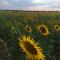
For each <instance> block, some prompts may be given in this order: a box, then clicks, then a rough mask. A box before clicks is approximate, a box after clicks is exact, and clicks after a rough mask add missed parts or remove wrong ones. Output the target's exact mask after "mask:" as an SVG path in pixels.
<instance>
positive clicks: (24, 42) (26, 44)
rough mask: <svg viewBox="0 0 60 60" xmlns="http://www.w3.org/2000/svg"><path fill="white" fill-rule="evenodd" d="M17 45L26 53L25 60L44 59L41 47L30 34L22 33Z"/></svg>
mask: <svg viewBox="0 0 60 60" xmlns="http://www.w3.org/2000/svg"><path fill="white" fill-rule="evenodd" d="M19 46H20V47H21V48H22V50H23V52H25V53H26V59H27V60H44V58H45V56H44V55H43V53H42V49H41V48H40V47H39V46H38V43H35V41H34V40H33V39H32V38H30V36H27V37H26V36H25V35H23V36H22V39H20V40H19Z"/></svg>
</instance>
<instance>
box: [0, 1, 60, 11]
mask: <svg viewBox="0 0 60 60" xmlns="http://www.w3.org/2000/svg"><path fill="white" fill-rule="evenodd" d="M0 10H32V11H60V0H0Z"/></svg>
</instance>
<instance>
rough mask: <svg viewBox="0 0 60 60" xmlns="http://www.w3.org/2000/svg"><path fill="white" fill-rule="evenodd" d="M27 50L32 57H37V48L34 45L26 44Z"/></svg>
mask: <svg viewBox="0 0 60 60" xmlns="http://www.w3.org/2000/svg"><path fill="white" fill-rule="evenodd" d="M25 48H26V49H27V51H28V52H30V53H31V54H32V55H36V54H37V50H36V48H35V47H34V46H33V45H31V43H29V42H25Z"/></svg>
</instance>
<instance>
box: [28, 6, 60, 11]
mask: <svg viewBox="0 0 60 60" xmlns="http://www.w3.org/2000/svg"><path fill="white" fill-rule="evenodd" d="M28 10H34V11H60V8H51V7H49V6H46V7H45V6H36V7H29V8H28Z"/></svg>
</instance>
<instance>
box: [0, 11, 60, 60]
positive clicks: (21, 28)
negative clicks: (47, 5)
mask: <svg viewBox="0 0 60 60" xmlns="http://www.w3.org/2000/svg"><path fill="white" fill-rule="evenodd" d="M38 24H45V25H47V26H48V29H49V32H50V34H49V36H47V37H45V36H42V35H41V33H39V32H38V31H37V25H38ZM55 24H58V25H60V12H24V11H0V46H1V47H2V48H1V47H0V56H2V57H0V59H2V60H25V53H23V52H22V50H21V48H20V46H19V40H18V38H19V37H20V38H21V37H22V35H23V34H28V35H30V36H31V37H32V38H34V39H35V40H36V42H38V43H39V44H40V45H41V47H42V49H43V52H44V54H45V56H46V58H45V60H58V59H57V56H58V55H56V54H55V52H56V51H55V45H56V44H57V45H56V47H58V45H60V31H59V32H56V31H54V30H53V26H54V25H55ZM26 25H29V26H30V27H31V29H32V32H29V33H26V32H25V26H26ZM59 47H60V46H59ZM1 53H2V54H3V55H2V54H1Z"/></svg>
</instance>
